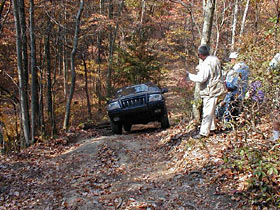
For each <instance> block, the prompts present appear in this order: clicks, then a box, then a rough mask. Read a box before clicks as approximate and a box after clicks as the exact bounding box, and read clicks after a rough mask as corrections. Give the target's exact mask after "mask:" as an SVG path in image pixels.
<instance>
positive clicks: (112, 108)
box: [108, 101, 121, 111]
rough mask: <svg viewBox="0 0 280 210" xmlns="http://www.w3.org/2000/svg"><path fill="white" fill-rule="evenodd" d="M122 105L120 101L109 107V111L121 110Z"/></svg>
mask: <svg viewBox="0 0 280 210" xmlns="http://www.w3.org/2000/svg"><path fill="white" fill-rule="evenodd" d="M120 108H121V107H120V104H119V102H118V101H115V102H112V103H110V104H109V105H108V110H110V111H111V110H114V109H120Z"/></svg>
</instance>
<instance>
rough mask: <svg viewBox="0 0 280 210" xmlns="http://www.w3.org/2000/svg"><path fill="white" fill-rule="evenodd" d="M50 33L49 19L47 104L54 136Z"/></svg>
mask: <svg viewBox="0 0 280 210" xmlns="http://www.w3.org/2000/svg"><path fill="white" fill-rule="evenodd" d="M50 33H51V22H50V19H48V25H47V30H46V34H45V56H46V64H47V66H46V69H47V71H46V73H47V105H48V107H47V108H48V117H49V123H50V125H51V128H52V130H51V136H52V137H53V136H54V135H55V133H56V131H55V130H56V129H55V126H54V116H53V93H52V73H51V53H50Z"/></svg>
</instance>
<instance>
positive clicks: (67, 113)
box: [63, 0, 84, 130]
mask: <svg viewBox="0 0 280 210" xmlns="http://www.w3.org/2000/svg"><path fill="white" fill-rule="evenodd" d="M83 9H84V1H83V0H80V8H79V11H78V13H77V16H76V26H75V34H74V40H73V49H72V52H71V76H72V80H71V87H70V93H69V96H68V99H67V103H66V111H65V117H64V124H63V128H64V129H65V130H68V127H69V118H70V111H71V102H72V98H73V95H74V91H75V84H76V70H75V55H76V52H77V47H78V39H79V32H80V21H81V16H82V12H83Z"/></svg>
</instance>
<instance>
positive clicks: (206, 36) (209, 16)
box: [193, 0, 216, 122]
mask: <svg viewBox="0 0 280 210" xmlns="http://www.w3.org/2000/svg"><path fill="white" fill-rule="evenodd" d="M215 4H216V1H215V0H207V3H204V4H203V5H204V6H205V7H204V8H203V11H204V23H203V29H202V37H201V43H200V44H201V45H205V44H206V45H208V46H209V45H210V39H211V31H212V25H213V17H214V10H215ZM199 91H200V84H199V83H196V84H195V91H194V103H193V114H194V118H195V120H196V121H197V122H199V121H200V119H201V111H200V107H201V97H200V94H199Z"/></svg>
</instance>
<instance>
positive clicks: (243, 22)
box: [240, 0, 250, 37]
mask: <svg viewBox="0 0 280 210" xmlns="http://www.w3.org/2000/svg"><path fill="white" fill-rule="evenodd" d="M249 4H250V0H247V2H246V7H245V10H244V13H243V18H242V23H241V29H240V37H241V36H242V35H243V33H244V28H245V23H246V17H247V13H248V9H249Z"/></svg>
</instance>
